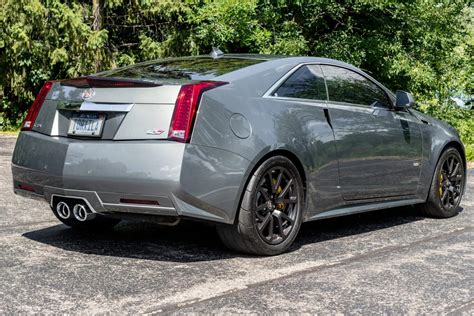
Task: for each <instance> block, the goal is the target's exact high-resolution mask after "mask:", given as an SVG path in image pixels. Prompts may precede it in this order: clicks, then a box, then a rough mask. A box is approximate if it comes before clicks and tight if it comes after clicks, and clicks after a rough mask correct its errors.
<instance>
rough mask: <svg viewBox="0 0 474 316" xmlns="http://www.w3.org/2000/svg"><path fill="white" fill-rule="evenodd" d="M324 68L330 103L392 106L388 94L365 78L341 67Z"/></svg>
mask: <svg viewBox="0 0 474 316" xmlns="http://www.w3.org/2000/svg"><path fill="white" fill-rule="evenodd" d="M322 68H323V72H324V75H325V77H326V84H327V86H328V93H329V100H330V101H336V102H347V103H354V104H363V105H371V106H376V105H384V106H388V105H389V104H390V103H389V101H388V97H387V95H386V93H385V92H384V91H383V90H382V89H380V88H379V87H378V86H377V85H376V84H375V83H373V82H371V81H369V80H368V79H366V78H364V77H363V76H361V75H359V74H357V73H355V72H353V71H351V70H347V69H344V68H339V67H333V66H322Z"/></svg>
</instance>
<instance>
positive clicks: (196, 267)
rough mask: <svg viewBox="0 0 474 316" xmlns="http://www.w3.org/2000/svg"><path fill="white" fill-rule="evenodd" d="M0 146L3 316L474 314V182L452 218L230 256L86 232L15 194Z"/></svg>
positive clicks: (169, 231)
mask: <svg viewBox="0 0 474 316" xmlns="http://www.w3.org/2000/svg"><path fill="white" fill-rule="evenodd" d="M14 143H15V138H13V137H2V138H0V314H2V315H3V314H6V313H160V312H164V313H187V312H190V313H196V312H198V313H199V312H204V313H212V312H222V313H277V312H294V313H301V312H306V313H323V314H326V313H349V314H367V313H372V314H373V313H377V314H378V313H390V314H392V313H393V314H395V313H396V314H399V313H442V314H450V313H452V314H473V313H474V269H473V268H474V247H473V246H474V233H473V232H474V231H473V223H474V216H473V212H474V173H473V171H472V170H471V171H469V177H468V188H467V192H466V195H465V196H464V199H463V202H462V208H463V210H462V212H461V213H460V214H459V215H457V216H455V217H453V218H450V219H443V220H440V219H431V218H425V217H423V216H421V215H420V214H419V213H418V211H417V210H416V209H415V208H413V207H404V208H396V209H389V210H382V211H376V212H371V213H366V214H362V215H354V216H347V217H343V218H337V219H330V220H322V221H318V222H312V223H306V224H303V226H302V229H301V231H300V234H299V237H298V238H297V240H296V242H295V244H294V246H293V247H292V249H291V251H290V252H288V253H286V254H283V255H280V256H275V257H251V256H244V255H240V254H237V253H234V252H231V251H229V250H227V249H226V248H225V247H224V246H223V245H222V243H221V242H220V241H219V238H218V236H217V234H216V232H215V230H214V228H212V227H210V226H208V225H205V224H202V223H194V222H186V223H182V224H180V225H178V226H176V227H162V226H158V225H156V224H150V223H141V222H122V223H121V224H119V225H118V226H117V227H116V228H115V229H114V230H112V231H108V232H107V231H104V232H96V233H85V232H77V231H74V230H72V229H69V228H67V227H66V226H64V225H62V224H60V223H59V222H58V221H57V220H56V219H55V217H54V216H53V214H52V213H51V210H50V209H49V206H48V204H47V203H43V202H39V201H35V200H29V199H25V198H23V197H20V196H15V195H14V194H13V190H12V184H11V171H10V161H11V153H12V151H13V146H14Z"/></svg>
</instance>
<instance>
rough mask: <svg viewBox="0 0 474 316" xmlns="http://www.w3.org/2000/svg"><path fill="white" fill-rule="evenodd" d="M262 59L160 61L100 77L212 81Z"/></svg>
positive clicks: (190, 58)
mask: <svg viewBox="0 0 474 316" xmlns="http://www.w3.org/2000/svg"><path fill="white" fill-rule="evenodd" d="M263 61H265V60H263V59H250V58H248V59H245V58H230V57H229V58H224V57H223V58H218V59H213V58H210V57H187V58H172V59H161V60H155V61H150V62H145V63H140V64H136V65H132V66H128V67H123V68H117V69H113V70H110V71H106V72H103V73H100V74H97V75H98V76H101V77H113V78H130V79H145V80H150V81H156V82H160V83H182V82H186V81H190V80H210V79H213V78H215V77H217V76H220V75H223V74H226V73H228V72H231V71H234V70H238V69H240V68H244V67H247V66H251V65H255V64H258V63H260V62H263Z"/></svg>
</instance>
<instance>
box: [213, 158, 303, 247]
mask: <svg viewBox="0 0 474 316" xmlns="http://www.w3.org/2000/svg"><path fill="white" fill-rule="evenodd" d="M303 210H304V188H303V183H302V180H301V176H300V174H299V172H298V169H297V168H296V167H295V166H294V165H293V163H292V162H291V161H290V160H289V159H288V158H286V157H282V156H275V157H271V158H269V159H268V160H266V161H265V162H264V163H262V165H260V166H259V167H258V169H257V170H256V171H255V173H254V174H253V175H252V178H251V179H250V181H249V183H248V185H247V188H246V190H245V193H244V196H243V198H242V203H241V207H240V212H239V216H238V218H237V222H236V223H235V224H234V225H223V226H219V227H218V232H219V235H220V237H221V239H222V241H223V242H224V244H225V245H226V246H228V247H229V248H231V249H234V250H237V251H241V252H246V253H251V254H257V255H276V254H280V253H282V252H284V251H286V250H287V249H288V248H289V247H290V245H291V244H292V243H293V241H294V239H295V237H296V235H297V234H298V231H299V228H300V226H301V221H302V215H303Z"/></svg>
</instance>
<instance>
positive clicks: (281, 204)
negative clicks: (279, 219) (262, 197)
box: [272, 179, 285, 211]
mask: <svg viewBox="0 0 474 316" xmlns="http://www.w3.org/2000/svg"><path fill="white" fill-rule="evenodd" d="M272 182H273V185H275V184H276V180H275V179H272ZM281 191H283V189H282V188H281V186H278V189H277V190H276V194H280V193H281ZM276 207H277V208H278V209H279V210H280V211H283V210H284V209H285V203H278V204H277V205H276Z"/></svg>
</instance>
